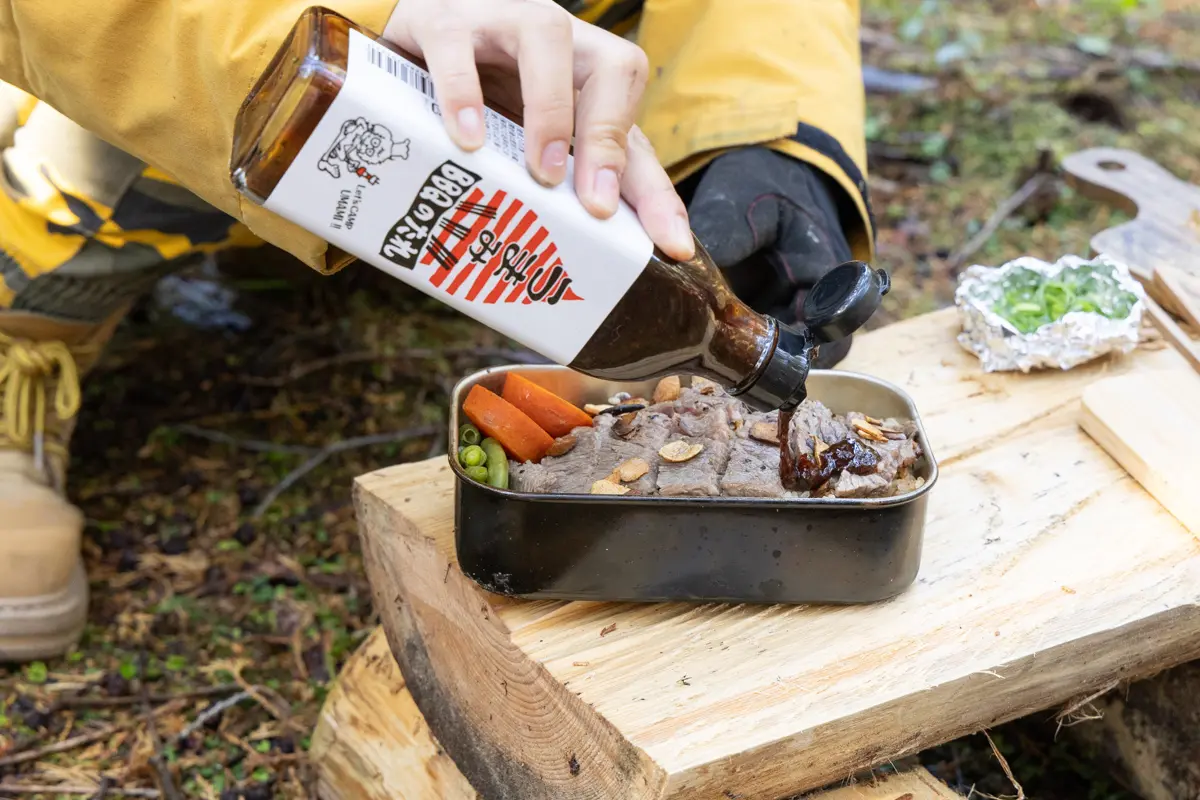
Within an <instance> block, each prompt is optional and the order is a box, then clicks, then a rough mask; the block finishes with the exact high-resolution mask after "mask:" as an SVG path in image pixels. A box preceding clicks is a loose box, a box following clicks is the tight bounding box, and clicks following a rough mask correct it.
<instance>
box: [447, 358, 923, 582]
mask: <svg viewBox="0 0 1200 800" xmlns="http://www.w3.org/2000/svg"><path fill="white" fill-rule="evenodd" d="M509 372H516V373H518V374H519V375H521V376H523V377H525V378H528V379H529V380H531V381H533V382H535V383H538V384H541V385H542V386H544V387H546V388H547V389H549V390H551V391H553V392H555V393H556V394H558V395H559V396H560V397H563V398H564V399H566V400H569V401H571V402H572V403H575V404H576V405H579V406H582V405H583V404H584V403H603V402H606V399H607V398H608V397H610V396H611V395H613V394H615V393H617V392H621V391H624V392H629V393H630V394H631V395H633V396H635V397H637V396H641V397H649V396H650V394H651V393H652V392H653V391H654V387H655V386H656V385H657V383H658V381H657V380H651V381H641V382H628V383H625V382H614V381H606V380H601V379H598V378H593V377H590V376H587V375H583V374H581V373H578V372H575V371H573V370H571V369H568V368H566V367H560V366H555V365H534V366H530V365H511V366H503V367H494V368H491V369H485V370H482V371H480V372H476V373H475V374H473V375H468V376H467V377H465V378H463V379H462V380H461V381H459V382H458V384H457V385H456V386H455V388H454V393H453V398H452V406H451V411H450V426H449V438H450V442H449V445H450V446H449V450H448V452H449V454H450V455H449V460H450V464H451V468H452V469H453V470H454V473H455V475H456V476H457V479H458V480H457V486H456V490H455V513H454V516H455V544H456V547H457V552H458V563H459V567H460V568H461V569H462V571H463V572H464V573H466V574H467V575H468V576H470V577H471V578H472V579H473V580H474V581H475V582H476V583H478V584H479V585H480V586H482V587H483V588H484V589H486V590H488V591H490V592H496V593H499V594H503V595H509V596H513V597H522V598H530V599H534V598H536V599H567V600H610V601H642V602H658V601H678V600H689V601H720V602H742V603H866V602H872V601H877V600H882V599H885V598H888V597H892V596H894V595H896V594H899V593H900V592H902V591H903V590H904V589H905V588H907V587H908V586H909V585H910V584H911V583H912V582H913V580H914V579H915V578H916V576H917V570H918V567H919V565H920V560H921V542H922V534H923V530H924V526H925V508H926V503H927V501H928V498H929V492H930V490H931V489H932V488H933V485H934V484H935V483H936V482H937V474H938V469H937V463H936V461H935V460H934V457H933V453H932V451H931V450H930V447H929V441H928V438H927V437H926V435H925V429H924V427H922V425H921V420H920V418H919V416H918V414H917V409H916V407H915V406H914V404H913V401H912V399H911V398H910V397H909V396H908V395H907V394H906V393H905V392H904V391H903V390H902V389H900V388H899V387H897V386H894V385H892V384H890V383H887V382H885V381H881V380H878V379H876V378H872V377H870V376H867V375H862V374H858V373H853V372H845V371H841V370H814V371H813V372H812V373H810V375H809V378H808V393H809V397H811V398H813V399H815V400H820V401H821V402H822V403H824V404H825V405H826V406H828V407H829V408H830V409H831V410H833V411H834V412H836V413H842V414H844V413H846V412H849V411H859V412H862V413H864V414H868V415H871V416H875V417H881V418H882V417H900V418H908V419H911V420H912V421H913V422H914V423H915V424H916V426H917V440H918V442H919V443H920V445H921V449H922V451H923V455H922V457H921V459H920V460H918V462H917V463H916V464H915V465H914V474H916V475H917V476H919V477H922V478H924V479H925V483H924V485H922V486H921V487H920V488H918V489H916V490H915V491H912V492H909V493H906V494H902V495H897V496H895V497H880V498H864V499H848V498H796V499H776V498H759V497H652V496H651V497H646V496H634V497H629V496H611V495H590V494H530V493H524V492H515V491H509V490H503V489H496V488H494V487H491V486H487V485H484V484H480V483H477V482H475V481H473V480H471V479H470V478H468V477H467V475H466V473H465V472H464V471H463V468H462V466H461V465H460V464H459V463H458V459H457V458H456V457H455V454H456V453H457V449H458V448H457V444H458V441H457V436H458V428H459V425H460V424H462V422H465V421H466V418H465V416H463V415H462V402H463V399H464V398H465V397H466V395H467V392H468V391H470V389H471V387H472V386H474V385H476V384H483V385H484V386H485V387H487V388H488V389H491V390H492V391H494V392H496V393H499V392H500V390H501V387H502V385H503V383H504V377H505V375H507V374H508V373H509Z"/></svg>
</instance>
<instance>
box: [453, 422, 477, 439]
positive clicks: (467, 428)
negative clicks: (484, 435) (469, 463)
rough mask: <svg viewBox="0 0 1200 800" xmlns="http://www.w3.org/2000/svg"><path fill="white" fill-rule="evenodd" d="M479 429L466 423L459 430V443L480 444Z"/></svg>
mask: <svg viewBox="0 0 1200 800" xmlns="http://www.w3.org/2000/svg"><path fill="white" fill-rule="evenodd" d="M479 439H480V435H479V428H476V427H475V426H474V425H472V424H471V423H469V422H464V423H463V424H462V425H461V426H460V427H459V429H458V441H459V443H460V444H468V445H470V444H479Z"/></svg>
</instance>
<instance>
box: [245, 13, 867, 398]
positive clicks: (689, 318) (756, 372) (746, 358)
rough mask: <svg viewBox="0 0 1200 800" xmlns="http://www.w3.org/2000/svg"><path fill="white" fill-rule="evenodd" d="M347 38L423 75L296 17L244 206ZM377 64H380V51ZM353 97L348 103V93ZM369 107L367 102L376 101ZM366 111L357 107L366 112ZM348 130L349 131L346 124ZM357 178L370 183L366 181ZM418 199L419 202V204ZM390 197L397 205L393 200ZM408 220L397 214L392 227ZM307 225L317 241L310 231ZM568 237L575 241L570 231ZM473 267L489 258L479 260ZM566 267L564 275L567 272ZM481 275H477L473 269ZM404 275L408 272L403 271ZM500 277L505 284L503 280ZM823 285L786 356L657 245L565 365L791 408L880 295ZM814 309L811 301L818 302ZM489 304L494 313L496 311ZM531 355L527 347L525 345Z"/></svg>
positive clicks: (766, 331) (279, 171)
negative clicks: (821, 349)
mask: <svg viewBox="0 0 1200 800" xmlns="http://www.w3.org/2000/svg"><path fill="white" fill-rule="evenodd" d="M352 31H357V33H360V34H363V35H365V36H367V37H368V38H370V39H372V40H373V41H374V42H375V43H376V44H378V45H379V46H381V47H384V48H387V49H390V50H391V51H392V52H394V53H395V54H397V55H399V56H401V57H402V58H404V59H407V60H409V61H410V62H412V63H413V64H414V65H418V66H420V67H422V68H423V66H424V65H423V62H422V61H421V59H419V58H415V57H413V56H411V55H410V54H407V53H404V52H402V51H400V50H399V49H397V48H396V47H394V46H393V45H391V44H390V43H387V42H384V41H382V40H380V38H379V37H378V36H375V35H374V34H372V33H371V32H369V31H366V30H363V29H362V28H361V27H359V26H357V25H355V24H354V23H353V22H351V21H349V20H347V19H346V18H344V17H342V16H340V15H338V14H336V13H334V12H331V11H329V10H327V9H321V8H310V9H309V10H307V11H306V12H304V14H303V15H302V16H301V18H300V20H299V21H298V22H297V23H296V25H295V27H294V28H293V30H292V32H291V34H290V35H289V36H288V38H287V39H286V40H285V42H284V43H283V45H282V46H281V48H280V50H279V52H278V53H277V54H276V55H275V57H274V59H273V60H272V62H271V63H270V65H269V66H268V67H267V70H266V72H265V73H264V74H263V76H262V78H260V80H259V81H258V83H257V84H256V85H255V87H254V88H253V89H252V91H251V93H250V95H249V96H248V97H247V99H246V101H245V102H244V103H243V106H242V108H241V110H240V111H239V114H238V118H237V122H236V125H235V132H234V152H233V157H232V161H231V178H232V180H233V183H234V185H235V186H236V187H237V188H238V189H239V190H240V191H241V192H242V194H243V195H245V196H246V197H247V198H249V199H250V200H252V201H254V202H256V203H259V204H265V203H266V202H267V201H268V198H270V197H271V195H272V192H273V191H274V190H275V189H276V187H277V186H278V185H279V184H280V182H281V181H283V180H284V178H285V176H286V175H289V174H291V173H290V172H289V170H290V168H291V167H292V165H293V162H295V161H296V159H297V157H298V156H299V155H300V153H301V149H302V148H304V147H305V145H306V143H307V142H308V140H309V138H310V137H311V136H313V135H314V132H315V131H317V129H318V127H319V126H320V127H321V130H325V127H326V126H325V125H324V117H325V116H326V112H327V111H328V110H329V109H330V107H331V104H332V103H333V102H334V100H335V99H336V98H337V97H338V95H339V93H340V92H341V91H342V89H343V87H344V86H345V85H346V77H347V68H348V65H349V63H350V60H351V54H352V52H357V51H353V50H352V47H351V45H352V43H353V42H352V38H353V35H357V34H353V35H352V33H351V32H352ZM379 58H380V59H384V58H386V56H383V55H380V56H379ZM431 96H432V95H431ZM354 97H355V102H358V100H357V98H358V96H357V95H354ZM369 102H371V103H374V102H375V100H374V98H371V99H370V101H369ZM378 103H379V104H381V105H382V104H385V103H387V98H386V97H380V98H378ZM487 106H488V108H490V109H491V110H492V111H494V112H496V113H497V114H499V115H502V116H503V117H505V118H507V119H508V120H510V121H512V122H513V123H516V124H518V125H519V124H520V122H521V119H520V115H519V114H517V113H514V112H513V111H512V110H511V109H506V108H504V107H503V106H501V105H499V104H496V103H494V102H492V101H490V100H489V101H488V102H487ZM369 110H370V109H369V108H367V109H364V114H367V113H368V112H369ZM431 113H432V112H431ZM359 121H360V122H362V120H359ZM368 122H369V120H368ZM346 124H347V125H351V122H347V123H346ZM377 127H378V126H377ZM395 127H397V128H398V126H395ZM402 135H403V132H402V131H401V132H400V133H397V135H396V141H397V142H399V140H400V138H401V136H402ZM407 141H408V140H405V142H404V145H403V147H404V153H405V155H402V156H397V157H398V158H404V159H407V158H409V156H408V153H409V152H410V151H409V150H408V144H407ZM422 144H423V142H422V140H420V139H418V140H415V141H414V142H413V143H412V150H411V152H412V153H413V154H419V153H420V152H421V150H420V148H421V147H422ZM399 146H400V145H397V147H399ZM310 149H311V148H310ZM329 152H334V151H332V150H331V151H329ZM327 156H328V153H327ZM413 157H414V158H416V157H418V155H414V156H413ZM447 163H450V162H447ZM302 166H305V167H306V165H297V169H300V168H301V167H302ZM358 169H359V171H360V172H369V171H370V169H373V167H370V168H367V167H359V168H358ZM351 171H352V172H353V173H354V174H360V172H354V170H353V168H352V170H351ZM297 174H299V173H297ZM305 174H307V173H305ZM331 174H332V173H331ZM455 175H457V176H461V177H463V179H464V180H468V179H469V178H470V177H471V176H470V175H469V174H468V173H467V172H465V171H464V170H462V169H459V170H458V172H456V173H455ZM480 179H481V180H483V181H487V180H488V176H487V175H483V176H482V177H481V178H480ZM365 180H375V181H376V182H378V181H377V179H376V178H374V177H372V176H369V175H368V178H366V179H365ZM431 180H432V178H431ZM463 185H466V184H465V183H464V184H463ZM321 186H324V184H321ZM424 191H426V190H422V194H421V195H420V197H424V196H425V195H424V193H423V192H424ZM463 191H464V192H465V190H463ZM463 196H464V197H465V193H464V195H463ZM399 201H400V198H397V202H399ZM414 202H416V201H414ZM464 202H465V201H464ZM405 203H407V201H405ZM475 205H477V204H475ZM415 207H416V206H414V208H415ZM421 218H422V219H424V218H423V217H421ZM447 219H448V218H447ZM406 220H407V218H404V220H402V221H406ZM435 221H436V220H435ZM430 224H431V225H432V223H430ZM399 225H400V223H397V226H399ZM310 229H313V230H314V232H316V233H317V234H318V235H320V228H319V226H318V227H316V228H310ZM403 230H405V231H408V230H410V228H403ZM327 235H332V234H327ZM337 235H338V236H341V235H343V234H342V233H338V234H337ZM356 235H358V234H356ZM362 235H363V236H365V235H366V234H365V233H362ZM396 235H397V236H399V235H400V234H396ZM405 235H407V234H405ZM573 235H576V236H580V235H584V234H583V233H582V232H581V231H576V232H575V233H574V234H573ZM390 242H391V239H387V240H385V245H384V247H385V249H386V248H387V247H389V246H390V244H389V243H390ZM435 243H436V242H434V240H430V245H429V249H428V251H422V252H426V255H428V254H429V253H433V251H434V248H433V244H435ZM355 246H356V247H359V248H361V249H364V251H365V248H366V247H367V245H366V244H365V243H364V244H356V245H355ZM372 246H373V247H378V245H372ZM512 246H517V247H519V245H512ZM505 252H507V251H505ZM377 255H378V256H384V255H385V254H383V253H382V252H381V253H378V254H374V253H365V252H364V254H363V256H362V257H363V258H367V257H368V256H369V257H371V258H372V259H374V258H376V256H377ZM435 255H436V254H435ZM385 257H388V258H389V259H390V258H391V257H390V256H385ZM407 257H408V256H405V258H407ZM418 257H421V256H418ZM456 257H460V258H461V256H456ZM352 260H354V256H353V255H351V254H348V253H345V252H342V251H340V250H338V249H337V248H336V247H333V246H332V245H331V246H330V252H329V256H327V259H326V271H328V272H332V271H336V270H337V269H339V268H341V267H342V266H343V265H345V264H347V263H349V262H350V261H352ZM395 263H400V262H395ZM439 263H441V262H439ZM481 263H485V264H486V263H487V262H486V260H484V261H483V262H481ZM443 266H444V265H443ZM565 267H566V268H568V269H569V267H570V265H565ZM848 267H849V269H847V268H848ZM486 268H487V267H486V266H485V267H481V268H480V270H481V272H482V271H483V270H484V269H486ZM500 269H501V267H496V268H495V270H496V271H495V272H493V273H492V275H493V276H500V275H502V273H501V272H500ZM547 269H549V266H547ZM834 273H837V274H836V275H835V274H834ZM404 274H405V275H406V276H407V275H409V274H410V273H407V272H405V273H404ZM503 274H504V275H505V277H507V274H506V273H503ZM559 274H566V273H555V275H554V278H553V279H546V280H544V281H543V282H542V283H541V284H538V285H539V286H540V287H541V288H540V289H538V292H539V293H540V294H538V296H537V297H532V298H526V299H525V302H529V301H530V299H532V300H533V301H534V302H538V301H541V300H542V299H543V297H544V294H545V293H544V292H543V290H545V291H546V292H548V291H549V290H550V289H551V288H555V292H556V295H557V293H558V292H559V290H565V287H564V284H562V283H561V281H560V282H559V283H555V281H559ZM864 276H865V277H864ZM827 277H828V278H830V279H829V280H826V279H822V280H821V281H819V282H818V283H817V285H816V286H814V287H813V289H812V290H811V291H810V293H809V297H810V298H818V299H823V303H824V305H820V304H819V303H818V304H816V305H814V309H816V310H817V312H819V313H816V314H815V315H814V314H813V313H811V312H810V310H809V309H808V305H806V312H805V313H806V317H805V318H806V319H811V320H813V321H811V322H809V325H810V328H803V329H797V330H789V331H788V334H787V338H788V341H789V344H788V345H787V349H786V350H785V348H784V347H781V346H780V341H781V331H782V330H783V326H782V325H780V323H778V322H777V321H776V320H774V319H773V318H771V317H769V316H765V315H763V314H759V313H757V312H755V311H754V310H752V309H751V308H750V307H749V306H747V305H746V304H745V303H743V302H742V301H741V300H739V299H738V298H737V297H736V295H734V293H733V291H732V290H731V289H730V287H729V285H728V284H727V282H726V281H725V278H724V276H723V275H722V273H721V271H720V269H718V268H717V267H716V266H715V265H714V264H713V262H712V260H711V259H710V258H709V256H708V254H707V253H706V252H705V250H704V248H703V247H701V246H700V245H699V242H697V252H696V256H695V257H694V258H693V259H691V260H690V261H687V262H680V261H675V260H673V259H671V258H668V257H667V256H666V255H664V254H663V253H662V252H661V251H659V250H658V249H657V248H655V249H654V250H653V253H652V255H651V256H650V259H649V261H648V262H647V263H646V265H645V267H644V268H643V269H642V271H641V272H640V274H638V275H637V277H636V278H634V279H633V282H632V284H631V285H630V287H629V289H628V290H626V292H625V294H624V296H622V297H621V298H620V299H619V300H617V301H616V304H615V305H614V306H612V308H611V310H610V311H609V312H608V314H607V316H606V317H605V318H604V319H603V321H602V322H600V324H599V325H598V326H597V327H596V328H595V329H594V330H593V332H592V333H591V334H590V337H589V338H587V339H586V343H585V344H584V345H583V346H582V348H581V349H579V350H578V351H577V354H576V355H575V356H574V358H573V360H571V361H570V363H569V364H568V366H570V367H571V368H573V369H575V370H578V371H580V372H583V373H586V374H588V375H593V376H596V377H600V378H606V379H610V380H623V381H632V380H645V379H650V378H656V377H662V376H665V375H671V374H679V373H685V374H692V375H700V376H703V377H706V378H709V379H711V380H713V381H716V382H718V383H720V384H722V385H723V386H724V387H726V389H727V390H728V391H729V392H730V393H731V394H733V395H735V396H737V397H739V398H740V399H742V400H743V401H745V402H746V403H748V404H749V405H751V406H753V407H755V408H758V409H760V410H764V411H769V410H774V409H788V408H793V407H795V406H796V405H798V404H799V403H800V402H801V401H802V400H803V399H804V397H805V381H806V380H807V377H808V370H809V362H810V358H811V355H812V350H813V348H814V347H815V346H816V345H817V344H818V343H819V342H820V341H821V339H822V337H823V336H824V337H825V341H832V340H833V338H841V337H844V336H847V335H849V331H851V330H853V329H855V328H857V327H858V326H859V325H861V324H862V322H863V321H865V319H866V318H867V317H869V316H870V314H871V313H872V312H873V311H874V309H875V308H876V307H877V306H878V301H879V298H880V297H881V296H882V294H883V293H885V292H886V291H887V286H888V284H887V279H886V275H884V274H883V273H882V272H880V273H879V274H878V275H876V274H875V272H874V271H872V270H870V268H869V267H867V266H866V265H865V264H862V263H861V262H850V264H848V265H843V266H842V267H839V268H838V269H837V270H834V272H833V273H830V275H829V276H827ZM529 283H530V284H531V285H532V284H536V283H537V277H536V276H535V277H534V278H533V279H530V280H529ZM414 285H416V286H417V288H419V289H421V290H422V291H426V292H427V293H429V294H432V295H433V296H435V297H439V290H437V289H435V288H434V287H432V286H428V285H417V284H416V283H414ZM822 287H824V288H823V289H822ZM520 290H521V286H516V289H515V291H520ZM506 291H507V290H506ZM440 299H444V298H440ZM511 299H512V298H511V297H510V298H509V301H511ZM558 299H560V297H559V296H556V297H555V300H558ZM576 299H580V298H576ZM488 302H491V301H490V300H489V301H488ZM808 302H809V301H806V303H808ZM812 303H816V300H815V299H814V300H813V301H812ZM812 303H809V304H812ZM460 305H461V304H460ZM489 308H491V309H495V308H496V306H495V305H493V306H490V307H489ZM478 309H479V306H476V305H474V304H468V305H466V306H464V307H463V308H462V310H464V311H465V313H468V314H472V315H474V314H475V313H476V311H477V310H478ZM479 313H480V314H481V315H483V319H482V321H484V322H485V324H486V323H487V322H488V319H490V318H488V317H486V313H491V312H484V311H479ZM593 319H594V318H593ZM817 320H819V322H818V321H817ZM557 324H566V325H569V324H571V319H570V317H569V316H567V317H564V318H563V319H562V321H561V323H557ZM588 324H595V323H594V322H591V323H588ZM810 329H811V330H810ZM530 330H531V331H532V330H534V329H533V328H531V329H530ZM530 335H531V336H532V335H533V334H532V333H531V334H530ZM537 335H538V336H543V335H542V334H537ZM830 337H832V338H830ZM530 346H533V345H532V344H531V345H530ZM545 346H547V347H549V346H550V343H548V342H547V343H545ZM533 349H537V347H536V346H533ZM789 351H793V352H789Z"/></svg>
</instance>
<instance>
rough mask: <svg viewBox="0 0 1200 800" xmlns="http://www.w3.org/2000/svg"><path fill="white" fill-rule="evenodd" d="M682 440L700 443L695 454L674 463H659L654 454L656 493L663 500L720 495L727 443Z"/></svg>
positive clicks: (686, 438) (699, 439) (727, 459)
mask: <svg viewBox="0 0 1200 800" xmlns="http://www.w3.org/2000/svg"><path fill="white" fill-rule="evenodd" d="M676 438H682V439H683V441H685V442H687V443H688V444H702V445H704V449H703V450H701V451H700V453H699V454H698V455H696V456H695V457H693V458H691V459H689V460H687V461H681V462H678V463H673V462H670V461H666V460H663V459H662V458H661V457H659V456H658V454H657V453H655V457H656V458H657V459H658V461H659V465H658V480H657V481H656V484H657V486H658V493H659V494H660V495H663V496H664V497H678V496H685V497H714V496H716V495H719V494H720V493H721V486H720V481H721V475H722V474H723V473H724V472H725V465H726V463H727V462H728V461H729V443H728V442H726V441H722V440H720V439H705V438H701V437H695V436H684V437H672V438H671V441H675V440H676Z"/></svg>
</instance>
